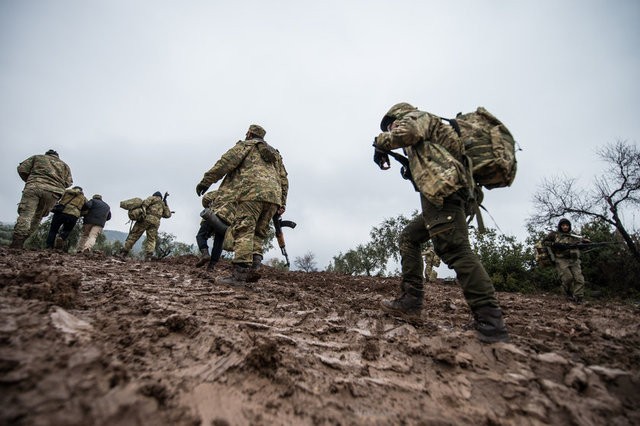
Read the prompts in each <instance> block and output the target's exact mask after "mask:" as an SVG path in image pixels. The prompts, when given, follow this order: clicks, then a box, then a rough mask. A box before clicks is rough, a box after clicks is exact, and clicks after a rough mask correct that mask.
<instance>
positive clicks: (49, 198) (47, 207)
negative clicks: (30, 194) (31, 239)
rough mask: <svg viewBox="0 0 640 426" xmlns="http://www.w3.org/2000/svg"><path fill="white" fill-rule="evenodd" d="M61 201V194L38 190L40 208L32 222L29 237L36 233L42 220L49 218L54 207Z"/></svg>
mask: <svg viewBox="0 0 640 426" xmlns="http://www.w3.org/2000/svg"><path fill="white" fill-rule="evenodd" d="M58 200H60V194H56V193H54V192H50V191H44V190H42V189H39V190H38V206H37V207H36V213H35V215H34V217H33V220H32V221H31V229H30V230H29V235H31V234H33V233H34V232H36V230H37V229H38V226H40V222H42V218H43V217H45V216H47V215H48V214H49V212H50V211H51V209H52V208H53V206H55V205H56V203H57V202H58Z"/></svg>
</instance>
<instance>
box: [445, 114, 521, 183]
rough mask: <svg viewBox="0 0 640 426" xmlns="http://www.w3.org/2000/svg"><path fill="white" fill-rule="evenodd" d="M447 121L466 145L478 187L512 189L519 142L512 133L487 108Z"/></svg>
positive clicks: (459, 115)
mask: <svg viewBox="0 0 640 426" xmlns="http://www.w3.org/2000/svg"><path fill="white" fill-rule="evenodd" d="M447 121H449V123H450V124H451V125H452V127H453V128H454V129H455V131H456V133H458V135H459V136H460V138H461V139H462V140H463V142H464V149H465V155H466V157H467V159H468V162H469V167H470V169H471V173H472V175H473V179H474V180H475V183H476V184H478V185H481V186H483V187H485V188H487V189H493V188H504V187H506V186H511V184H512V183H513V180H514V178H515V177H516V169H517V161H516V148H515V145H516V142H515V140H514V139H513V136H512V135H511V132H509V129H507V127H506V126H505V125H504V124H502V122H501V121H500V120H498V119H497V118H496V117H495V116H494V115H493V114H491V113H490V112H489V111H487V110H486V109H484V107H478V108H477V109H476V111H475V112H470V113H467V114H458V115H457V116H456V118H455V119H447Z"/></svg>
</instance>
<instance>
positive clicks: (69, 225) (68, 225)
mask: <svg viewBox="0 0 640 426" xmlns="http://www.w3.org/2000/svg"><path fill="white" fill-rule="evenodd" d="M63 215H64V221H63V222H62V231H61V232H60V238H62V239H63V240H65V241H66V240H67V238H69V235H71V232H72V231H73V228H75V226H76V222H78V218H77V217H75V216H72V215H70V214H65V213H63Z"/></svg>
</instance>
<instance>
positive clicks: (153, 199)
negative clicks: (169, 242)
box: [118, 191, 171, 260]
mask: <svg viewBox="0 0 640 426" xmlns="http://www.w3.org/2000/svg"><path fill="white" fill-rule="evenodd" d="M168 195H169V194H168V193H165V194H164V197H163V196H162V193H161V192H160V191H156V192H155V193H154V194H153V195H152V196H150V197H148V198H147V199H145V200H142V199H140V198H131V199H129V200H124V201H122V202H120V207H121V208H123V209H125V210H127V211H128V215H129V219H131V220H132V221H134V223H133V226H132V227H131V230H130V231H129V235H128V236H127V239H126V240H125V242H124V247H123V248H122V250H120V252H119V253H118V255H119V256H120V257H126V256H127V255H128V254H129V251H131V248H132V247H133V245H134V244H135V243H136V241H138V239H139V238H140V237H141V236H142V234H143V233H145V232H146V233H147V239H146V240H145V243H144V246H143V250H144V257H145V259H147V260H149V259H151V258H153V253H154V251H155V249H156V240H157V239H158V228H160V219H161V218H165V219H168V218H170V217H171V210H170V209H169V206H168V205H167V196H168Z"/></svg>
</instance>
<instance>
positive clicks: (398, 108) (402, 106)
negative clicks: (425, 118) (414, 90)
mask: <svg viewBox="0 0 640 426" xmlns="http://www.w3.org/2000/svg"><path fill="white" fill-rule="evenodd" d="M417 109H418V108H416V107H414V106H413V105H411V104H408V103H406V102H400V103H399V104H395V105H394V106H392V107H391V108H390V109H389V111H387V113H386V114H385V115H384V117H382V121H381V122H380V130H382V131H383V132H386V131H387V127H389V124H391V123H393V122H394V121H395V120H397V119H398V118H400V117H402V116H403V115H405V114H407V113H409V112H411V111H415V110H417Z"/></svg>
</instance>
